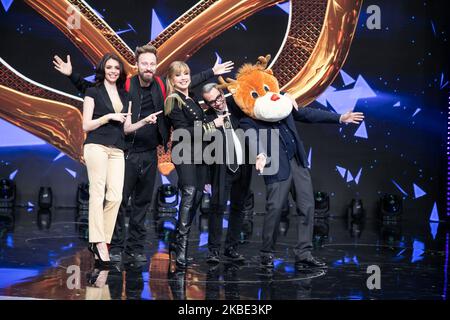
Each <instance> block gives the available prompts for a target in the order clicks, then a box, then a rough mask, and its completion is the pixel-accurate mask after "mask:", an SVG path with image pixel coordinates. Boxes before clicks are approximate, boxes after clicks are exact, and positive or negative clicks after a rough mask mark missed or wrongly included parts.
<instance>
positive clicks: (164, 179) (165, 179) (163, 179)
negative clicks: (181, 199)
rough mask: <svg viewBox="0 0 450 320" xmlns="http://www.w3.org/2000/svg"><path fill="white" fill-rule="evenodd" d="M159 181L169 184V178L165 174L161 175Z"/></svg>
mask: <svg viewBox="0 0 450 320" xmlns="http://www.w3.org/2000/svg"><path fill="white" fill-rule="evenodd" d="M161 182H162V184H170V181H169V179H168V178H167V177H166V176H165V175H163V174H162V175H161Z"/></svg>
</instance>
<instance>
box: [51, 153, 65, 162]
mask: <svg viewBox="0 0 450 320" xmlns="http://www.w3.org/2000/svg"><path fill="white" fill-rule="evenodd" d="M65 155H66V154H65V153H63V152H60V153H59V154H58V155H57V156H56V157H55V159H53V161H52V162H55V161H56V160H58V159H60V158H62V157H64V156H65Z"/></svg>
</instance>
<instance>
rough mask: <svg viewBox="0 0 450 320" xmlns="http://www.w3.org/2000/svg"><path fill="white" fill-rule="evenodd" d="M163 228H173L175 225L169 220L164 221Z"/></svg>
mask: <svg viewBox="0 0 450 320" xmlns="http://www.w3.org/2000/svg"><path fill="white" fill-rule="evenodd" d="M164 229H167V230H175V225H174V224H173V222H171V221H164Z"/></svg>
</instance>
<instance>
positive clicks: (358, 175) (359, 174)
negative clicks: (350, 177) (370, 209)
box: [355, 168, 362, 184]
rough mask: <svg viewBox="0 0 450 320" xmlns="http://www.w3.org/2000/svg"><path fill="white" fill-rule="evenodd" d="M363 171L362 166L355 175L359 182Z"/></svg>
mask: <svg viewBox="0 0 450 320" xmlns="http://www.w3.org/2000/svg"><path fill="white" fill-rule="evenodd" d="M361 173H362V168H361V169H359V171H358V174H357V175H356V177H355V183H356V184H358V183H359V179H360V178H361Z"/></svg>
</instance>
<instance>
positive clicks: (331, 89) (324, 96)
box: [316, 86, 336, 107]
mask: <svg viewBox="0 0 450 320" xmlns="http://www.w3.org/2000/svg"><path fill="white" fill-rule="evenodd" d="M335 91H336V88H334V87H332V86H329V87H328V88H326V89H325V91H324V92H323V93H322V94H321V95H320V96H318V97H317V99H316V101H317V102H318V103H320V104H321V105H322V106H324V107H326V106H327V100H328V97H329V96H330V94H331V93H333V92H335Z"/></svg>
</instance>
